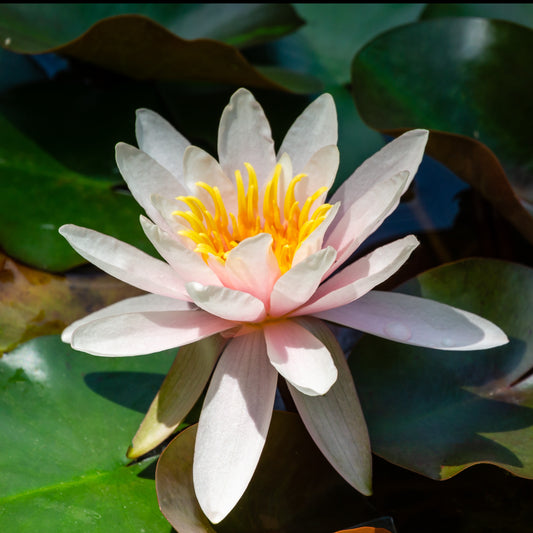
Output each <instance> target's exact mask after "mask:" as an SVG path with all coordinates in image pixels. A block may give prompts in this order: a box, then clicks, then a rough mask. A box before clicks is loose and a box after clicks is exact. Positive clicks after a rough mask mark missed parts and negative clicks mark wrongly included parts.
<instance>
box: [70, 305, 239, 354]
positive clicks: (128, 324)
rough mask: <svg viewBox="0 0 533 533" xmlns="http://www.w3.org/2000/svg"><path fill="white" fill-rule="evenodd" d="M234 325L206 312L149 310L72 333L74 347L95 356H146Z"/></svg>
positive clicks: (95, 324) (98, 322) (97, 321)
mask: <svg viewBox="0 0 533 533" xmlns="http://www.w3.org/2000/svg"><path fill="white" fill-rule="evenodd" d="M234 326H235V324H234V323H232V322H228V321H226V320H223V319H221V318H218V317H216V316H213V315H210V314H209V313H205V312H204V311H147V312H144V313H127V314H124V315H118V316H111V317H106V318H99V319H97V320H93V321H92V322H89V323H87V324H84V325H83V326H80V327H78V328H77V329H75V330H74V332H73V333H72V341H71V344H72V347H73V348H74V349H75V350H80V351H82V352H87V353H90V354H92V355H102V356H112V357H125V356H130V355H144V354H149V353H154V352H159V351H161V350H168V349H169V348H175V347H177V346H184V345H185V344H190V343H191V342H195V341H198V340H200V339H204V338H205V337H209V336H210V335H213V334H214V333H219V332H221V331H224V330H227V329H230V328H232V327H234Z"/></svg>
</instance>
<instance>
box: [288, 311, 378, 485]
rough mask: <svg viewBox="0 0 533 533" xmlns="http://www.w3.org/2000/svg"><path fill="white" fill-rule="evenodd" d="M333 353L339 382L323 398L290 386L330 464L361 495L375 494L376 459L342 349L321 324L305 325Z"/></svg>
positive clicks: (294, 398)
mask: <svg viewBox="0 0 533 533" xmlns="http://www.w3.org/2000/svg"><path fill="white" fill-rule="evenodd" d="M302 324H303V325H305V327H306V328H309V330H310V331H312V332H313V334H315V335H316V336H317V337H318V338H319V339H320V340H321V341H322V342H323V343H324V344H325V345H326V346H327V348H328V349H329V351H330V353H331V355H332V357H333V361H334V363H335V365H336V367H337V370H338V373H339V374H338V377H337V381H335V383H334V385H333V386H332V387H331V389H330V390H329V391H328V392H327V393H326V394H324V395H323V396H308V395H307V394H302V393H301V392H300V391H299V390H298V389H296V388H295V387H293V386H292V385H291V384H290V383H289V390H290V392H291V395H292V397H293V400H294V403H295V404H296V408H297V409H298V412H299V414H300V416H301V418H302V421H303V423H304V424H305V426H306V427H307V431H309V433H310V435H311V437H312V438H313V440H314V441H315V444H316V445H317V446H318V447H319V448H320V451H321V452H322V453H323V454H324V456H325V457H326V458H327V460H328V461H329V462H330V463H331V464H332V466H333V467H334V468H335V470H337V472H339V474H340V475H341V476H342V477H343V478H344V479H345V480H346V481H347V482H348V483H350V485H352V486H353V487H355V488H356V489H357V490H358V491H359V492H362V493H363V494H366V495H369V494H370V493H371V488H370V487H371V473H372V472H371V471H372V456H371V454H370V442H369V438H368V430H367V427H366V423H365V418H364V416H363V412H362V410H361V405H360V403H359V398H358V397H357V392H356V391H355V387H354V383H353V379H352V375H351V373H350V369H349V368H348V365H347V364H346V360H345V358H344V354H343V353H342V350H341V347H340V346H339V344H338V342H337V341H336V339H335V337H334V335H333V334H332V333H331V331H329V329H328V328H327V326H326V325H325V324H324V323H322V322H320V321H319V320H306V321H302Z"/></svg>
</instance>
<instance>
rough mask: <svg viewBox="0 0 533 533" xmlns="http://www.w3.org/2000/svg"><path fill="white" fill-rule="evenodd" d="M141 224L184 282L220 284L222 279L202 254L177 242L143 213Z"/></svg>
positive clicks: (162, 255)
mask: <svg viewBox="0 0 533 533" xmlns="http://www.w3.org/2000/svg"><path fill="white" fill-rule="evenodd" d="M141 226H142V228H143V230H144V233H145V234H146V236H147V237H148V239H150V242H151V243H152V244H153V245H154V248H155V249H156V250H157V251H158V252H159V253H160V254H161V257H163V259H164V260H165V261H166V262H167V263H168V264H169V265H170V266H171V267H172V268H173V269H174V271H175V272H177V274H178V275H179V277H180V278H181V279H183V280H184V282H189V281H198V282H199V283H202V284H203V285H220V280H219V279H218V278H217V276H216V275H215V274H214V272H213V271H212V270H211V269H210V268H209V267H208V266H207V264H206V263H205V261H204V260H203V259H202V256H201V255H200V254H198V253H196V252H193V251H192V250H190V249H188V248H186V247H185V246H183V245H182V244H181V243H179V242H177V241H176V239H174V238H173V237H171V236H170V235H169V234H168V233H167V232H165V231H163V230H161V229H160V228H159V227H158V226H156V225H155V224H152V222H150V221H149V220H148V219H147V218H145V217H143V216H142V215H141Z"/></svg>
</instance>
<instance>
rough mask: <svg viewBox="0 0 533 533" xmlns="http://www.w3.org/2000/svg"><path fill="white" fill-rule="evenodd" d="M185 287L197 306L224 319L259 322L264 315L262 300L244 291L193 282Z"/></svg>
mask: <svg viewBox="0 0 533 533" xmlns="http://www.w3.org/2000/svg"><path fill="white" fill-rule="evenodd" d="M186 287H187V292H188V293H189V295H190V297H191V299H192V301H193V302H194V303H195V304H196V305H197V306H198V307H200V308H201V309H204V310H205V311H207V312H208V313H211V314H213V315H216V316H218V317H221V318H224V319H226V320H234V321H238V322H259V321H261V320H263V319H264V318H265V316H266V312H265V306H264V304H263V302H262V301H261V300H258V299H257V298H256V297H255V296H252V295H251V294H248V293H246V292H242V291H236V290H233V289H228V288H226V287H214V286H213V285H207V286H206V285H202V284H200V283H195V282H191V283H187V286H186Z"/></svg>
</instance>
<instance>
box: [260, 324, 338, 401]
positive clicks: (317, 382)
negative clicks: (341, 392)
mask: <svg viewBox="0 0 533 533" xmlns="http://www.w3.org/2000/svg"><path fill="white" fill-rule="evenodd" d="M263 329H264V332H265V340H266V346H267V354H268V358H269V359H270V362H271V363H272V365H273V366H274V368H275V369H276V370H277V371H278V372H279V373H280V374H281V375H282V376H283V377H284V378H285V379H286V380H287V381H288V382H289V383H291V384H292V385H293V386H294V387H296V388H297V389H298V390H299V391H301V392H302V393H304V394H309V395H311V396H316V395H319V394H325V393H326V392H327V391H328V390H329V389H330V388H331V386H332V385H333V383H335V380H336V379H337V369H336V368H335V365H334V364H333V360H332V359H331V354H330V353H329V350H328V349H327V348H326V347H325V346H324V344H322V342H321V341H319V340H318V339H317V338H316V337H315V336H314V335H313V334H312V333H310V332H309V331H307V330H306V329H305V328H303V327H302V326H300V325H299V324H297V323H296V322H295V321H293V320H283V321H282V322H266V323H265V324H264V326H263Z"/></svg>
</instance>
